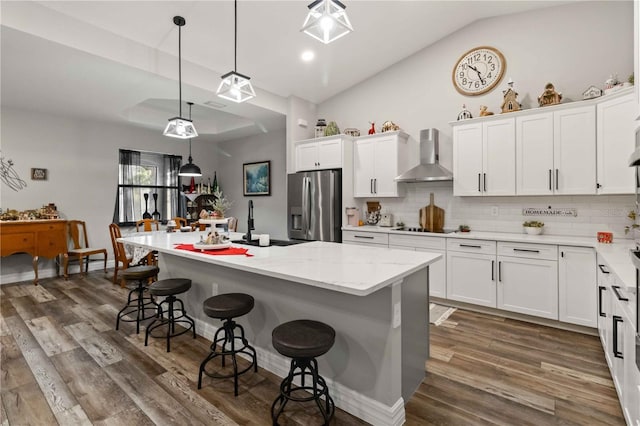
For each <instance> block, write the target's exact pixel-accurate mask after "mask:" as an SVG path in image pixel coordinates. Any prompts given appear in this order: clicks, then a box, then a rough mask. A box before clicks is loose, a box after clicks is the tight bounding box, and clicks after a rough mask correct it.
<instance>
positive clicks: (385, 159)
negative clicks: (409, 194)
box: [373, 136, 399, 197]
mask: <svg viewBox="0 0 640 426" xmlns="http://www.w3.org/2000/svg"><path fill="white" fill-rule="evenodd" d="M374 146H375V151H376V154H375V162H374V165H373V168H374V171H375V176H374V182H373V189H374V195H375V196H376V197H397V196H398V182H396V181H395V180H394V179H395V177H396V176H398V174H399V172H398V140H397V137H396V136H391V137H387V138H380V139H376V140H375V142H374Z"/></svg>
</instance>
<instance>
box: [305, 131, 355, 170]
mask: <svg viewBox="0 0 640 426" xmlns="http://www.w3.org/2000/svg"><path fill="white" fill-rule="evenodd" d="M345 139H346V138H345V137H344V136H328V137H324V138H319V139H312V140H305V141H298V142H296V143H295V145H294V151H295V171H296V172H300V171H307V170H323V169H340V168H342V165H343V158H344V148H345V147H344V144H345Z"/></svg>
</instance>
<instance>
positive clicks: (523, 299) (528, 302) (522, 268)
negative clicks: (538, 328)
mask: <svg viewBox="0 0 640 426" xmlns="http://www.w3.org/2000/svg"><path fill="white" fill-rule="evenodd" d="M497 278H498V291H497V293H498V309H504V310H506V311H513V312H519V313H521V314H527V315H533V316H537V317H542V318H549V319H555V320H557V319H558V262H556V261H554V260H539V259H527V258H518V257H507V256H498V270H497Z"/></svg>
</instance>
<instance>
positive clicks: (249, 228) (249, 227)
mask: <svg viewBox="0 0 640 426" xmlns="http://www.w3.org/2000/svg"><path fill="white" fill-rule="evenodd" d="M253 229H256V228H255V227H254V226H253V200H249V217H248V218H247V234H246V235H245V236H246V239H247V241H251V231H252V230H253Z"/></svg>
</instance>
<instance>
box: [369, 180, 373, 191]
mask: <svg viewBox="0 0 640 426" xmlns="http://www.w3.org/2000/svg"><path fill="white" fill-rule="evenodd" d="M369 192H371V193H372V194H373V179H369Z"/></svg>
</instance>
